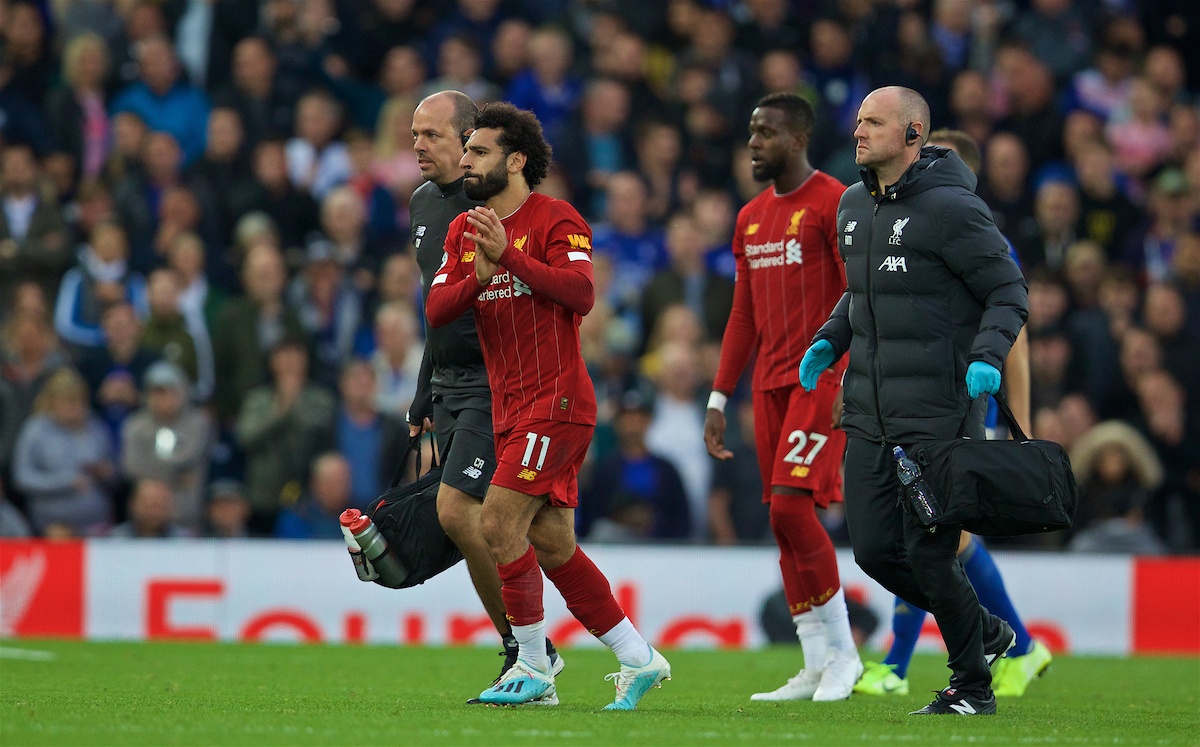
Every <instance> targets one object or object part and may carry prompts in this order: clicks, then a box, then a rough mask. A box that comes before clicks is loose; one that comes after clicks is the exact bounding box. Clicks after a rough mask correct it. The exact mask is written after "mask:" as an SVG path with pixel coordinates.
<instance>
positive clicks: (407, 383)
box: [371, 301, 425, 417]
mask: <svg viewBox="0 0 1200 747" xmlns="http://www.w3.org/2000/svg"><path fill="white" fill-rule="evenodd" d="M424 354H425V346H424V344H422V342H421V337H420V325H419V324H418V323H417V316H416V314H415V313H414V312H413V309H412V306H410V305H408V304H404V303H400V302H395V301H393V302H390V303H387V304H384V305H383V306H381V307H380V308H379V311H377V312H376V313H375V353H374V355H372V356H371V365H372V366H373V367H374V369H375V381H376V386H377V387H378V394H377V395H376V403H377V405H378V407H379V411H380V412H382V413H386V414H388V415H394V416H397V417H404V416H405V415H407V413H408V406H409V405H410V404H412V398H413V395H414V394H416V390H417V376H418V374H420V372H421V358H422V357H423V356H424Z"/></svg>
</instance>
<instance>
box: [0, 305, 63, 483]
mask: <svg viewBox="0 0 1200 747" xmlns="http://www.w3.org/2000/svg"><path fill="white" fill-rule="evenodd" d="M67 362H68V361H67V356H66V355H65V354H64V353H63V351H62V350H60V349H59V342H58V338H56V337H55V336H54V329H53V328H52V327H51V326H50V321H49V318H48V316H47V315H46V314H44V313H43V314H39V313H35V312H31V311H17V312H16V313H14V314H12V315H11V316H10V317H9V318H8V319H7V320H5V322H4V327H3V330H2V331H0V375H2V376H3V379H4V381H6V382H8V384H9V385H11V389H10V390H9V392H8V396H6V397H5V403H4V404H5V410H6V411H5V412H4V414H3V417H4V418H5V423H6V427H8V428H14V427H17V426H19V425H20V423H22V422H24V420H25V419H26V418H27V417H29V413H30V412H31V411H32V409H33V400H34V397H35V396H37V393H38V392H39V391H40V390H41V388H42V386H43V385H44V384H45V383H46V380H47V379H48V378H50V375H51V374H52V373H54V371H55V369H57V368H59V367H60V366H63V365H66V364H67ZM9 407H12V410H9V409H8V408H9ZM10 417H12V418H13V419H14V420H13V421H11V422H10V421H8V418H10ZM9 446H10V447H11V446H12V444H11V443H9ZM5 463H7V462H6V461H0V465H3V464H5Z"/></svg>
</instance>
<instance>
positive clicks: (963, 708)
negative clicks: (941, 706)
mask: <svg viewBox="0 0 1200 747" xmlns="http://www.w3.org/2000/svg"><path fill="white" fill-rule="evenodd" d="M950 710H952V711H954V712H956V713H961V714H962V715H964V716H974V715H977V714H978V713H979V711H977V710H975V706H973V705H971V704H970V703H968V702H967V701H965V700H960V701H958V702H957V703H951V704H950Z"/></svg>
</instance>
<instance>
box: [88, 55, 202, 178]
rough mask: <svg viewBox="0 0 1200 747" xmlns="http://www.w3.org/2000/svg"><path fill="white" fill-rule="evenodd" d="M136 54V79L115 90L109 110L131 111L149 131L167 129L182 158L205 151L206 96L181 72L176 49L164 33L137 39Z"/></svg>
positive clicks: (191, 157)
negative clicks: (118, 90)
mask: <svg viewBox="0 0 1200 747" xmlns="http://www.w3.org/2000/svg"><path fill="white" fill-rule="evenodd" d="M136 55H137V60H138V80H137V81H136V82H134V83H131V84H130V85H129V86H127V87H126V88H125V89H123V90H122V91H121V92H120V93H119V94H117V96H116V98H114V99H113V101H112V105H111V106H110V107H109V108H110V110H111V111H112V113H113V114H116V113H118V112H123V111H132V112H134V113H135V114H137V115H138V116H139V117H141V119H142V121H143V122H145V123H146V126H147V127H149V128H150V130H151V131H153V132H166V133H169V134H170V135H171V136H172V137H174V138H175V140H176V142H178V143H179V147H180V149H181V150H182V151H183V157H184V160H185V161H187V162H189V163H190V162H191V161H194V160H195V159H197V158H199V157H200V154H201V153H203V152H204V140H205V133H204V128H205V124H206V123H207V122H208V96H206V95H205V94H204V92H203V91H201V90H199V89H198V88H195V87H193V86H192V85H191V84H190V83H188V82H187V81H185V80H183V78H182V77H181V76H180V74H179V73H180V70H179V61H178V59H177V58H176V56H175V50H174V48H173V47H172V46H171V43H170V42H169V41H168V40H167V39H166V38H165V37H162V36H154V37H151V38H149V39H146V40H144V41H142V42H139V43H138V45H137V47H136Z"/></svg>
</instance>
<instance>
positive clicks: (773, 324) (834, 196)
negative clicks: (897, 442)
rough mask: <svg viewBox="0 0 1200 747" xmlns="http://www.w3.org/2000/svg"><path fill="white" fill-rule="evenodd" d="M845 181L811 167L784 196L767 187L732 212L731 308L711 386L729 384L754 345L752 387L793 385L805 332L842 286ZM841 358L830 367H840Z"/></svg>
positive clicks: (808, 338)
mask: <svg viewBox="0 0 1200 747" xmlns="http://www.w3.org/2000/svg"><path fill="white" fill-rule="evenodd" d="M845 190H846V187H845V186H843V185H842V183H841V182H839V181H838V180H837V179H835V178H833V177H832V176H829V175H828V174H825V173H823V172H820V171H814V172H813V173H812V175H811V176H809V177H808V179H805V180H804V183H803V184H801V185H800V186H799V187H797V188H795V189H793V190H792V191H791V192H788V193H787V194H784V195H780V194H776V193H775V189H774V187H769V188H767V189H766V190H764V191H762V192H761V193H759V194H758V195H757V196H756V197H755V198H754V199H752V200H750V202H748V203H746V206H745V207H743V208H742V209H741V211H740V212H739V213H738V218H737V227H736V228H735V230H734V234H733V256H734V258H735V259H736V260H737V280H736V281H735V286H734V297H733V310H732V312H731V313H730V315H729V324H728V325H727V326H726V328H725V337H724V339H723V340H722V342H721V362H720V365H719V367H718V369H717V377H716V381H715V382H714V383H713V389H715V390H717V391H720V392H725V393H730V392H732V391H733V389H734V388H735V387H736V386H737V380H738V378H739V377H740V376H741V375H742V370H743V369H745V367H746V363H747V362H748V361H749V359H750V354H751V352H752V350H753V348H754V345H755V344H757V345H758V359H757V361H756V362H755V367H754V382H753V386H754V389H758V390H766V389H777V388H779V387H786V386H794V385H796V384H797V383H798V382H799V376H800V374H799V367H800V359H801V358H802V357H803V356H804V351H805V350H807V349H808V345H809V343H810V342H812V338H813V335H815V334H816V333H817V330H818V329H820V327H821V325H822V324H824V323H825V321H826V320H827V319H828V318H829V312H831V311H832V310H833V307H834V306H835V305H836V304H837V302H838V300H839V299H841V297H842V293H843V292H844V291H845V290H846V268H845V265H843V263H842V258H841V256H840V255H839V254H838V231H837V208H838V200H839V199H841V196H842V192H844V191H845ZM845 364H846V358H845V356H843V358H842V360H841V361H840V362H839V364H838V369H839V371H838V373H840V369H841V368H844V367H845Z"/></svg>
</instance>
